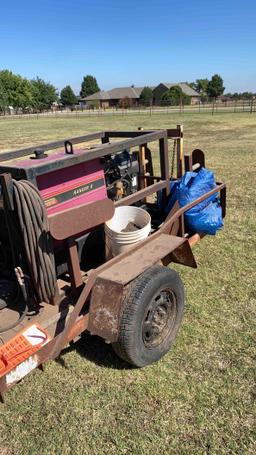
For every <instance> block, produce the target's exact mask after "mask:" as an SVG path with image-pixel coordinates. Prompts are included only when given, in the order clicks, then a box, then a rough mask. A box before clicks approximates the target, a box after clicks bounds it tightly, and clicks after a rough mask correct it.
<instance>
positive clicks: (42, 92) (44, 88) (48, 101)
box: [31, 77, 58, 111]
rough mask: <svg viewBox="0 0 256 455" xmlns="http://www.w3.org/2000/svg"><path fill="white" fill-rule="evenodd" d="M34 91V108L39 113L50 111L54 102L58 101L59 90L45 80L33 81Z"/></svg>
mask: <svg viewBox="0 0 256 455" xmlns="http://www.w3.org/2000/svg"><path fill="white" fill-rule="evenodd" d="M31 85H32V91H33V107H34V108H35V109H38V110H39V111H43V110H46V109H50V108H51V106H52V104H53V103H54V101H57V99H58V94H57V89H56V88H55V87H54V86H53V85H52V84H50V82H45V81H44V80H43V79H40V78H39V77H37V78H36V79H33V80H32V81H31Z"/></svg>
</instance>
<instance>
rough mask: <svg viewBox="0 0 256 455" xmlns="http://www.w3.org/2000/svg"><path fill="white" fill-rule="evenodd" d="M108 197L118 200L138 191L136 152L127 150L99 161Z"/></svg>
mask: <svg viewBox="0 0 256 455" xmlns="http://www.w3.org/2000/svg"><path fill="white" fill-rule="evenodd" d="M101 163H102V165H103V169H104V174H105V181H106V186H107V193H108V197H109V198H110V199H112V200H118V199H121V198H122V197H126V196H129V195H130V194H132V193H135V192H136V191H137V190H138V173H139V162H138V154H137V152H133V153H132V154H130V153H129V152H128V150H124V151H123V152H120V153H117V154H115V155H107V156H105V157H104V158H102V159H101Z"/></svg>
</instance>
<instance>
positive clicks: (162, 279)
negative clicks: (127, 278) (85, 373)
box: [112, 265, 184, 367]
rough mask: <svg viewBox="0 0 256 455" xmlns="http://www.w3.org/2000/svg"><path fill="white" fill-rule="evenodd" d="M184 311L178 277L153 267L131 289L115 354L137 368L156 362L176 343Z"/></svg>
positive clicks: (180, 284)
mask: <svg viewBox="0 0 256 455" xmlns="http://www.w3.org/2000/svg"><path fill="white" fill-rule="evenodd" d="M183 310H184V287H183V283H182V281H181V279H180V277H179V274H178V273H177V272H175V271H174V270H171V269H168V268H167V267H163V266H160V265H156V266H153V267H151V268H150V269H148V270H147V271H146V272H145V273H143V274H142V275H140V276H139V277H138V278H136V279H135V280H134V281H133V282H132V283H131V285H130V287H129V290H128V293H127V296H126V298H125V301H124V307H123V314H122V318H121V323H120V331H119V340H118V341H117V342H116V343H113V344H112V346H113V349H114V351H115V352H116V354H117V355H118V356H119V357H120V358H121V359H123V360H125V361H127V362H129V363H131V364H132V365H135V366H137V367H143V366H145V365H149V364H151V363H153V362H156V361H157V360H159V359H160V358H161V357H162V356H163V355H164V354H166V353H167V352H168V351H169V349H170V347H171V345H172V343H173V342H174V340H175V338H176V335H177V332H178V330H179V327H180V324H181V320H182V316H183Z"/></svg>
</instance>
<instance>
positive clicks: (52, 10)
mask: <svg viewBox="0 0 256 455" xmlns="http://www.w3.org/2000/svg"><path fill="white" fill-rule="evenodd" d="M0 19H1V20H0V68H1V69H3V68H8V69H10V70H12V71H13V72H16V73H19V74H22V75H23V76H26V77H28V78H33V77H35V76H37V75H38V76H40V77H42V78H44V79H46V80H48V81H51V82H52V83H53V84H54V85H55V86H56V87H58V89H61V88H63V86H65V85H67V84H70V85H71V86H72V87H73V89H74V90H75V92H77V93H78V92H79V89H80V84H81V80H82V77H83V75H86V74H93V75H95V76H96V78H97V80H98V83H99V85H100V87H101V88H102V89H110V88H113V87H116V86H125V85H131V84H134V85H139V86H141V85H142V86H143V85H145V84H147V85H154V84H158V83H159V82H180V81H193V80H195V79H197V78H201V77H202V78H203V77H208V78H209V77H211V76H212V74H214V73H219V74H220V75H221V76H222V77H223V79H224V85H225V86H226V91H246V90H250V91H254V92H256V58H255V57H256V1H255V0H254V1H253V0H244V1H238V0H232V1H231V0H222V1H220V0H212V1H209V0H204V1H203V0H190V1H187V0H180V1H177V0H169V1H167V0H158V1H150V0H148V1H145V0H142V1H139V0H137V1H135V0H130V1H122V0H119V1H117V0H109V1H103V0H98V1H93V0H69V1H67V0H44V1H42V0H36V1H35V0H33V1H32V0H12V1H9V2H7V1H6V0H2V2H1V8H0Z"/></svg>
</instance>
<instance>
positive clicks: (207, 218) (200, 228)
mask: <svg viewBox="0 0 256 455" xmlns="http://www.w3.org/2000/svg"><path fill="white" fill-rule="evenodd" d="M185 223H186V226H187V227H188V228H189V230H191V231H192V232H199V233H201V234H209V235H215V234H216V232H217V231H218V230H219V229H221V228H222V227H223V221H222V209H221V206H220V204H219V201H218V200H215V201H213V202H210V203H209V204H208V205H207V206H206V207H204V208H203V209H202V210H199V211H198V212H192V213H191V212H190V210H188V211H187V212H186V213H185Z"/></svg>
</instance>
